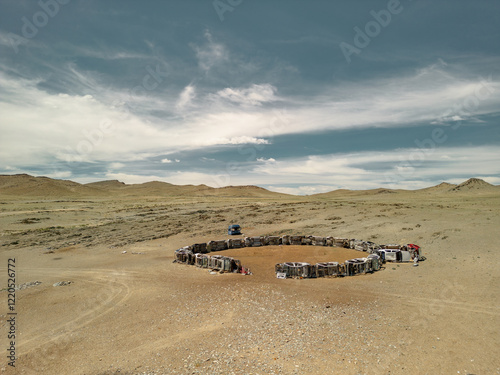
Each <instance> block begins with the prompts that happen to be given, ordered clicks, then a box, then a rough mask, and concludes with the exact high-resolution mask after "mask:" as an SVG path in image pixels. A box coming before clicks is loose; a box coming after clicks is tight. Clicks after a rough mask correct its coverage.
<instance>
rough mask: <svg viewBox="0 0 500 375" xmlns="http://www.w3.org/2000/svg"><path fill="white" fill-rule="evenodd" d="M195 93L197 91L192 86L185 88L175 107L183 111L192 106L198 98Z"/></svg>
mask: <svg viewBox="0 0 500 375" xmlns="http://www.w3.org/2000/svg"><path fill="white" fill-rule="evenodd" d="M195 91H196V89H195V87H194V86H192V85H188V86H186V87H184V90H182V92H181V94H180V95H179V99H178V100H177V103H176V104H175V107H176V108H177V109H179V110H183V109H185V108H186V107H188V106H190V105H191V102H192V101H193V99H194V98H195V97H196V92H195Z"/></svg>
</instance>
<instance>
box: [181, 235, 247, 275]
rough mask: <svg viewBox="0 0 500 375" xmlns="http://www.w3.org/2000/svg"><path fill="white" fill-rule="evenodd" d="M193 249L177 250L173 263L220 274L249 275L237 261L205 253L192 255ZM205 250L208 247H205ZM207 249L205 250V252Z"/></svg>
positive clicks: (186, 247)
mask: <svg viewBox="0 0 500 375" xmlns="http://www.w3.org/2000/svg"><path fill="white" fill-rule="evenodd" d="M211 242H212V241H211ZM215 242H218V241H215ZM193 248H194V245H192V246H185V247H183V248H181V249H177V250H176V251H175V260H174V263H183V264H188V265H192V266H196V267H199V268H208V269H210V270H211V271H219V272H221V273H224V272H233V273H241V274H244V275H251V272H250V270H249V269H248V268H245V267H243V266H242V265H241V262H240V261H239V260H238V259H234V258H232V257H227V256H223V255H218V254H217V255H212V256H210V255H207V254H206V253H205V254H203V253H194V252H193ZM207 248H209V247H208V246H207ZM207 248H205V250H206V249H207ZM198 249H199V248H198Z"/></svg>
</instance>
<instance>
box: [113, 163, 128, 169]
mask: <svg viewBox="0 0 500 375" xmlns="http://www.w3.org/2000/svg"><path fill="white" fill-rule="evenodd" d="M109 167H110V168H111V169H122V168H123V167H125V164H123V163H111V164H110V165H109Z"/></svg>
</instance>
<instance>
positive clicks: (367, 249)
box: [174, 235, 422, 279]
mask: <svg viewBox="0 0 500 375" xmlns="http://www.w3.org/2000/svg"><path fill="white" fill-rule="evenodd" d="M263 246H265V247H266V249H265V251H264V249H262V250H263V252H262V254H264V255H262V254H257V252H256V251H253V254H249V255H248V254H247V255H245V258H246V260H245V261H248V262H249V263H254V264H257V263H255V262H254V258H258V257H266V256H267V258H266V259H267V260H266V259H264V261H269V260H270V259H278V258H277V257H276V256H275V257H274V258H273V257H271V256H270V255H273V252H274V255H276V254H278V255H279V254H282V255H286V256H292V254H289V252H288V250H291V249H299V250H300V251H299V252H298V253H296V254H295V255H293V256H294V257H295V258H297V257H303V259H296V260H295V261H283V260H278V261H277V262H276V263H275V266H274V272H275V274H276V277H278V278H281V279H286V278H299V279H310V278H318V277H344V276H355V275H360V274H367V273H373V272H376V271H378V270H380V269H381V267H382V264H383V263H385V262H388V261H389V262H410V261H412V260H413V261H414V262H415V264H417V262H418V260H419V259H421V258H422V256H421V252H420V247H419V246H417V245H414V244H407V245H395V244H389V245H378V244H375V243H373V242H370V241H362V240H356V239H347V238H340V237H320V236H290V235H284V236H281V237H279V236H259V237H245V238H244V239H242V238H232V239H228V240H217V241H209V242H207V243H196V244H193V245H189V246H185V247H183V248H180V249H177V250H176V251H175V260H174V262H177V263H183V264H188V265H194V266H197V267H199V268H208V269H210V270H212V271H218V272H221V273H224V272H233V273H242V274H247V275H248V274H251V271H250V270H249V268H248V267H245V266H243V265H242V262H241V261H240V260H239V259H236V258H235V257H236V256H238V257H243V256H244V254H246V253H248V252H249V250H251V248H254V249H255V248H260V247H263ZM232 249H238V250H232ZM313 249H314V250H315V251H309V250H313ZM321 249H323V251H322V255H319V254H320V253H321ZM342 249H350V250H355V253H356V254H359V252H363V253H365V254H366V256H365V257H352V258H351V259H346V258H350V256H352V255H355V253H346V254H343V255H344V258H343V259H339V258H338V256H339V253H340V254H342ZM231 250H232V251H231ZM326 250H329V251H326ZM222 251H224V252H225V253H227V255H222V254H220V253H219V252H222ZM214 252H217V254H212V255H208V254H209V253H214ZM233 254H234V255H233ZM252 255H253V257H252ZM334 255H336V256H337V259H331V258H333V257H334ZM329 257H330V259H328V258H329ZM341 258H342V257H341ZM307 259H311V260H314V262H311V261H303V260H307ZM266 267H269V266H267V263H266Z"/></svg>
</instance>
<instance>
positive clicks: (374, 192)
mask: <svg viewBox="0 0 500 375" xmlns="http://www.w3.org/2000/svg"><path fill="white" fill-rule="evenodd" d="M404 191H406V190H402V189H386V188H377V189H369V190H348V189H337V190H333V191H329V192H326V193H318V194H312V195H311V196H314V197H322V198H328V197H339V196H360V195H381V194H397V193H401V192H404Z"/></svg>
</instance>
